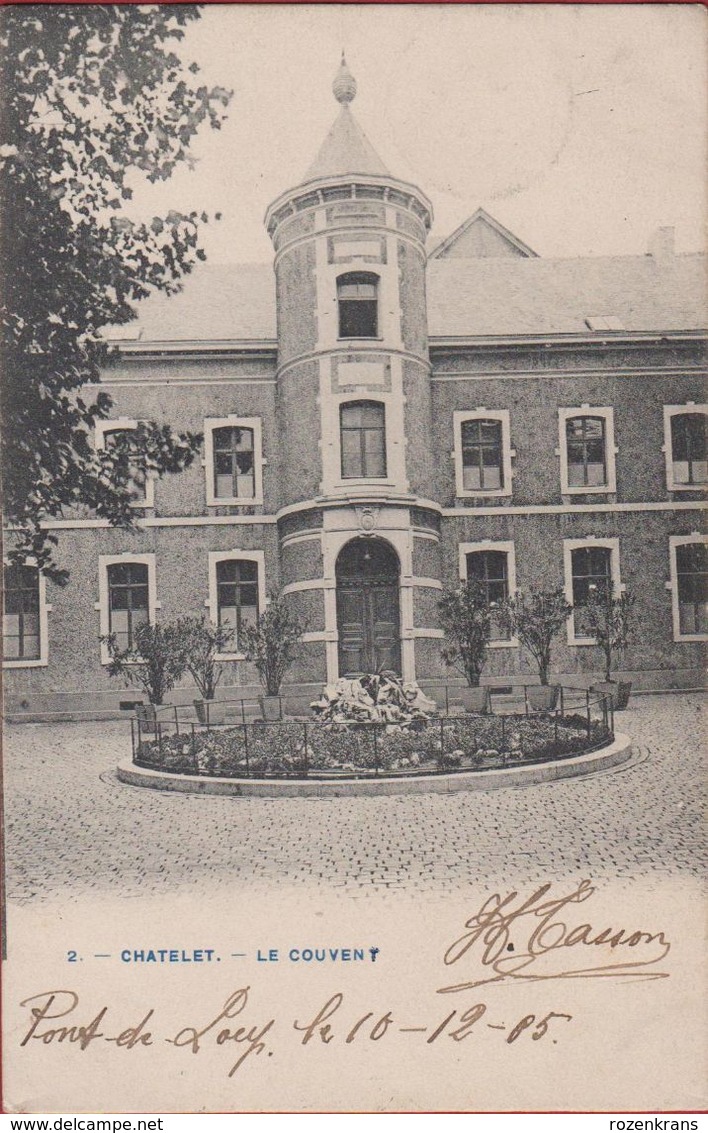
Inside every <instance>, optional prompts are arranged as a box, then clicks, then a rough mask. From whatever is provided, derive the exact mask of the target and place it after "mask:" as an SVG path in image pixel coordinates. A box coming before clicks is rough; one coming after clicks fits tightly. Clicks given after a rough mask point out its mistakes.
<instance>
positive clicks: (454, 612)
mask: <svg viewBox="0 0 708 1133" xmlns="http://www.w3.org/2000/svg"><path fill="white" fill-rule="evenodd" d="M438 610H439V612H440V621H441V624H442V628H443V630H444V632H445V636H446V638H447V641H448V644H447V645H446V646H445V647H444V648H443V649H442V650H441V653H442V658H443V660H444V661H445V663H446V664H447V665H450V666H454V667H455V668H456V669H459V671H460V672H461V673H462V674H463V676H464V677H465V678H466V680H467V683H468V684H469V685H470V686H471V687H472V688H475V687H476V686H477V685H478V684H479V679H480V676H481V675H482V669H483V668H484V662H485V661H486V659H487V648H488V646H489V639H490V637H491V634H492V615H493V614H496V613H497V609H496V607H494V609H493V608H492V605H491V604H490V602H489V600H488V598H487V591H486V588H485V587H484V585H483V584H482V583H481V582H480V581H479V580H478V579H476V578H471V579H468V580H467V582H463V583H462V584H461V585H460V586H458V587H457V589H456V590H446V591H445V592H444V593H443V596H442V598H441V599H440V602H439V603H438Z"/></svg>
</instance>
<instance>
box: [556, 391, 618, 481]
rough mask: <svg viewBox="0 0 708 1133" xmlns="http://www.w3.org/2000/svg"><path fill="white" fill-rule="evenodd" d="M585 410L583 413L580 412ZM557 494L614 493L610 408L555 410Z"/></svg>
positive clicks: (612, 435) (614, 478)
mask: <svg viewBox="0 0 708 1133" xmlns="http://www.w3.org/2000/svg"><path fill="white" fill-rule="evenodd" d="M584 410H587V412H584ZM558 415H559V431H560V438H559V443H560V448H559V450H558V451H559V454H560V460H561V492H563V493H567V494H569V495H572V494H573V493H582V492H614V491H615V488H616V477H615V453H616V449H615V440H614V415H613V411H612V409H611V408H607V407H606V408H602V409H597V408H593V409H591V408H590V406H582V407H581V408H580V409H559V410H558Z"/></svg>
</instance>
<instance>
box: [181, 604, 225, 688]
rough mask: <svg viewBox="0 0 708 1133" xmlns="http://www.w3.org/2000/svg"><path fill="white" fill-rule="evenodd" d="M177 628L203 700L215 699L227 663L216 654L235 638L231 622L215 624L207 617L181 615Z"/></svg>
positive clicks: (222, 650)
mask: <svg viewBox="0 0 708 1133" xmlns="http://www.w3.org/2000/svg"><path fill="white" fill-rule="evenodd" d="M176 629H177V632H178V633H179V635H180V637H181V639H182V645H183V648H184V652H185V657H186V660H187V669H188V671H189V673H190V675H191V677H192V679H193V681H194V683H195V685H196V686H197V688H198V689H199V692H200V693H201V695H202V697H203V698H204V700H213V699H214V696H215V694H216V690H217V688H218V686H219V682H220V680H221V678H222V676H223V673H224V666H223V664H221V663H220V662H219V661H217V657H218V655H219V654H220V653H225V652H226V651H227V650H228V648H229V646H230V645H231V643H232V642H233V638H234V631H233V629H232V628H231V626H225V625H220V626H219V625H215V624H214V623H213V622H211V621H209V620H208V619H207V618H203V617H202V618H194V617H190V618H180V619H179V621H178V622H177V623H176Z"/></svg>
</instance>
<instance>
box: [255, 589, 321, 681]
mask: <svg viewBox="0 0 708 1133" xmlns="http://www.w3.org/2000/svg"><path fill="white" fill-rule="evenodd" d="M306 629H307V624H306V622H305V621H304V620H303V619H302V618H300V617H298V615H297V614H295V613H294V612H293V611H292V610H291V609H290V606H289V605H288V603H287V601H286V600H285V599H284V598H279V597H278V596H277V595H272V596H271V598H270V601H269V603H268V606H267V607H266V609H265V611H264V612H263V613H262V614H261V616H260V617H259V619H258V621H257V623H256V625H247V626H244V628H243V630H242V631H241V637H242V643H243V645H244V646H245V652H246V660H247V661H252V662H253V663H254V665H255V666H256V669H257V670H258V676H259V677H260V679H261V684H262V685H263V688H264V689H265V691H266V693H267V694H268V696H277V695H278V693H279V692H280V686H281V684H282V683H283V678H284V677H285V674H286V673H287V671H288V669H289V668H290V666H291V665H292V663H293V661H294V660H295V658H296V656H297V653H298V645H299V643H300V638H301V637H302V635H303V633H304V632H305V630H306Z"/></svg>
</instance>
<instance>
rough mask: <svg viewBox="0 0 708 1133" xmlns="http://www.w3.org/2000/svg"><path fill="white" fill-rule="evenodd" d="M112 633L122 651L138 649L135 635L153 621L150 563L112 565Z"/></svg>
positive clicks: (109, 617)
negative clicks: (150, 595) (145, 624)
mask: <svg viewBox="0 0 708 1133" xmlns="http://www.w3.org/2000/svg"><path fill="white" fill-rule="evenodd" d="M107 580H108V632H109V633H111V634H114V636H115V638H116V644H117V646H118V648H119V649H134V648H135V631H136V629H137V627H138V626H139V625H142V624H143V623H146V622H149V621H150V597H149V578H148V567H147V564H146V563H137V562H123V563H112V564H111V565H110V566H109V567H107Z"/></svg>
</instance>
